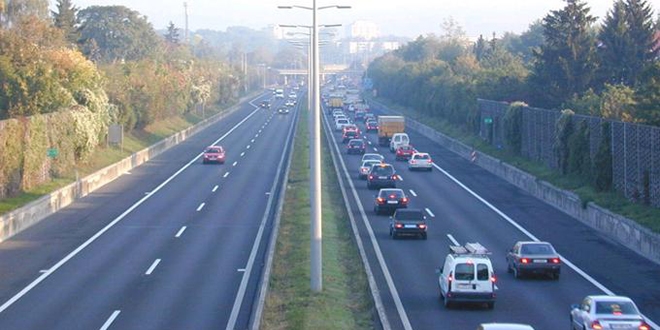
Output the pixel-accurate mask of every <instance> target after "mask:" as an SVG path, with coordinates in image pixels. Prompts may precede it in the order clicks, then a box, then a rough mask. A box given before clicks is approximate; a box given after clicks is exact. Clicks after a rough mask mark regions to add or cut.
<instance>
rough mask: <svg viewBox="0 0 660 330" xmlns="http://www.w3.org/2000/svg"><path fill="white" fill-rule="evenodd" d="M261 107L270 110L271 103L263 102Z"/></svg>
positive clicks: (260, 104)
mask: <svg viewBox="0 0 660 330" xmlns="http://www.w3.org/2000/svg"><path fill="white" fill-rule="evenodd" d="M259 107H260V108H262V109H270V101H265V100H264V101H261V103H259Z"/></svg>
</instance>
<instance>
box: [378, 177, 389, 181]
mask: <svg viewBox="0 0 660 330" xmlns="http://www.w3.org/2000/svg"><path fill="white" fill-rule="evenodd" d="M378 178H379V179H381V180H385V179H387V177H386V176H379V177H378Z"/></svg>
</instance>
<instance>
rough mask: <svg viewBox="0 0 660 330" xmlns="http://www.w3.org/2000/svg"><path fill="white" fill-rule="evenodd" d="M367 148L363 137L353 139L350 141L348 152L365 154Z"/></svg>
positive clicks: (347, 147)
mask: <svg viewBox="0 0 660 330" xmlns="http://www.w3.org/2000/svg"><path fill="white" fill-rule="evenodd" d="M366 150H367V144H366V143H364V140H362V139H352V140H350V141H348V145H347V146H346V152H347V153H348V154H349V155H350V154H364V152H365V151H366Z"/></svg>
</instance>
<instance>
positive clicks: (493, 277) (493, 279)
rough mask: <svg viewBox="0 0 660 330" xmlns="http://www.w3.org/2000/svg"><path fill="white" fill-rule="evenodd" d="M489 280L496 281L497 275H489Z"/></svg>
mask: <svg viewBox="0 0 660 330" xmlns="http://www.w3.org/2000/svg"><path fill="white" fill-rule="evenodd" d="M490 281H491V282H492V283H495V282H497V277H495V275H493V276H491V277H490Z"/></svg>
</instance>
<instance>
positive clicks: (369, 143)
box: [367, 141, 375, 149]
mask: <svg viewBox="0 0 660 330" xmlns="http://www.w3.org/2000/svg"><path fill="white" fill-rule="evenodd" d="M367 143H369V144H371V141H367ZM374 149H375V148H374Z"/></svg>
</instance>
